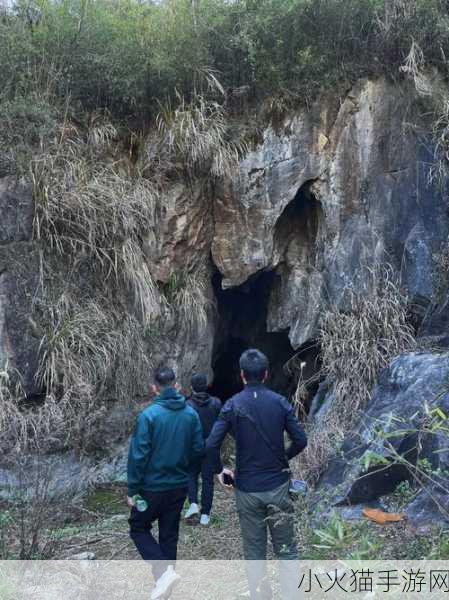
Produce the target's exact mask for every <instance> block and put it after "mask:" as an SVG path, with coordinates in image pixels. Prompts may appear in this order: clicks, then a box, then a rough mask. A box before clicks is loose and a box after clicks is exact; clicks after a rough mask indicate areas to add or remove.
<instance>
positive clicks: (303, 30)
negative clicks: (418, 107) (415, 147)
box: [0, 0, 449, 119]
mask: <svg viewBox="0 0 449 600" xmlns="http://www.w3.org/2000/svg"><path fill="white" fill-rule="evenodd" d="M447 25H448V14H447V7H446V5H445V2H444V1H443V0H409V1H408V2H406V1H404V0H388V1H387V0H257V1H256V0H236V1H234V2H227V1H226V0H201V1H199V2H194V3H192V2H191V1H190V0H163V1H161V2H151V1H149V2H138V1H137V0H122V1H120V2H114V1H108V0H92V1H87V0H75V1H72V0H63V1H61V2H55V1H53V0H31V1H29V0H27V1H25V0H18V2H17V3H16V7H15V10H14V11H12V12H10V13H6V14H4V15H3V16H2V20H1V22H0V40H1V41H0V56H1V57H2V58H1V59H0V68H1V71H2V76H3V81H4V85H3V87H2V92H1V93H2V96H3V97H4V98H8V99H13V98H17V97H19V96H28V95H29V94H31V93H39V94H41V95H42V96H43V97H44V98H46V99H49V98H52V97H53V98H59V99H61V100H63V101H65V100H66V99H67V98H70V102H71V104H73V105H74V106H82V107H83V108H87V109H89V110H92V109H94V108H96V107H102V108H108V109H109V110H110V111H111V112H112V113H113V114H114V115H116V116H119V117H123V116H130V115H133V116H135V115H138V116H139V117H140V118H143V119H146V118H148V116H149V115H151V114H155V113H157V112H159V110H158V102H160V101H162V102H164V103H165V102H166V101H167V100H171V101H175V103H176V95H177V94H180V96H181V97H182V98H184V99H186V101H189V100H190V99H191V98H192V95H194V93H197V92H200V93H201V92H204V91H206V89H207V87H208V82H207V78H205V77H204V73H205V70H206V72H209V73H211V72H212V73H215V74H217V75H218V78H219V79H220V81H221V82H222V85H223V88H224V90H225V92H226V95H227V100H228V101H229V102H231V101H232V100H235V99H236V98H239V97H240V95H241V94H244V95H245V96H246V97H247V98H248V99H252V98H260V97H261V96H270V95H279V93H280V92H282V91H284V92H285V93H286V94H287V95H289V94H290V95H292V96H293V97H296V98H299V99H301V100H307V99H310V98H311V97H312V96H313V95H314V94H315V93H316V92H317V91H318V90H320V89H333V88H334V86H335V85H336V84H337V83H339V82H342V81H343V82H350V81H353V80H354V79H356V78H358V77H361V76H369V75H378V74H380V73H387V74H389V75H391V76H393V77H398V76H399V68H400V67H401V66H402V65H403V63H404V61H405V60H406V58H407V56H408V54H409V51H410V47H411V45H412V42H414V43H416V45H417V46H418V47H419V48H420V49H421V50H422V52H423V55H424V58H425V61H426V62H427V63H428V64H432V65H434V66H436V67H437V68H439V69H440V70H441V71H442V72H444V73H445V72H446V63H445V58H444V57H445V56H447V55H448V49H449V28H448V27H447ZM238 90H239V91H238Z"/></svg>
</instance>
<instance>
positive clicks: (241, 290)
mask: <svg viewBox="0 0 449 600" xmlns="http://www.w3.org/2000/svg"><path fill="white" fill-rule="evenodd" d="M313 183H314V180H309V181H306V182H305V183H304V184H303V185H302V186H301V187H300V188H299V190H298V192H297V193H296V194H295V196H294V198H293V199H292V200H291V202H289V203H288V204H287V206H286V207H285V209H284V211H283V212H282V214H281V215H280V217H279V219H278V221H277V223H276V226H275V232H274V245H275V253H276V255H277V256H279V257H280V260H279V264H278V267H277V271H262V272H259V273H257V274H255V275H253V276H252V277H251V278H250V279H249V280H248V281H246V282H245V283H244V284H242V285H241V286H238V287H235V288H231V289H228V290H223V289H222V276H221V274H220V273H219V272H218V271H217V272H216V273H215V275H214V277H213V280H212V281H213V287H214V292H215V297H216V301H217V309H218V327H217V334H216V338H215V344H214V352H213V359H212V368H213V371H214V381H213V384H212V386H211V392H212V393H213V394H214V395H216V396H218V397H219V398H220V399H221V400H223V401H225V400H227V399H228V398H229V397H230V396H232V395H234V394H236V393H237V392H239V391H240V390H241V389H242V382H241V380H240V375H239V364H238V363H239V358H240V355H241V354H242V352H243V351H244V350H247V349H248V348H258V349H259V350H261V351H262V352H263V353H264V354H266V356H267V357H268V359H269V361H270V379H269V382H268V385H269V386H270V387H271V388H272V389H273V390H275V391H276V392H278V393H280V394H282V395H283V396H285V397H287V398H289V399H290V400H292V398H293V397H294V395H295V392H296V390H297V387H298V382H300V383H301V385H302V392H303V393H302V398H301V401H302V403H303V411H300V412H302V414H303V416H304V413H307V412H308V409H309V406H310V404H311V400H312V399H313V397H314V395H315V393H316V392H317V390H318V386H319V371H320V348H319V347H318V345H317V344H316V343H313V342H309V343H308V344H305V345H304V347H301V348H299V349H296V350H295V349H293V348H292V346H291V344H290V340H289V335H288V334H289V330H288V329H285V330H283V331H278V332H274V333H270V332H268V331H267V315H268V308H269V303H270V296H271V292H272V290H273V291H274V293H275V294H277V293H279V290H280V289H281V290H282V287H281V285H278V284H281V283H282V282H281V279H280V278H281V273H283V272H284V271H285V270H286V269H292V268H297V267H298V265H299V266H300V267H301V268H303V269H306V268H309V267H310V265H312V266H316V265H315V259H316V238H317V236H318V233H319V226H320V222H321V220H322V216H323V215H322V207H321V203H320V201H319V200H318V199H317V197H316V196H315V194H314V193H313ZM276 290H277V291H276Z"/></svg>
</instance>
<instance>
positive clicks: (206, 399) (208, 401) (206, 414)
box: [187, 392, 221, 439]
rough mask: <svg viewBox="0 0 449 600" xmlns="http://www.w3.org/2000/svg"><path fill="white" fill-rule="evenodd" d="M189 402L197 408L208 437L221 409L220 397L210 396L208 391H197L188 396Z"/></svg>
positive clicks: (205, 434) (205, 435)
mask: <svg viewBox="0 0 449 600" xmlns="http://www.w3.org/2000/svg"><path fill="white" fill-rule="evenodd" d="M187 402H188V403H189V404H190V406H191V407H192V408H194V409H195V410H196V412H197V413H198V415H199V417H200V421H201V426H202V428H203V436H204V439H206V438H207V437H208V436H209V434H210V432H211V430H212V427H213V426H214V423H215V421H216V420H217V417H218V415H219V414H220V411H221V402H220V400H219V399H218V398H215V397H214V396H210V395H209V394H208V393H207V392H196V393H194V394H192V395H191V396H190V398H188V400H187Z"/></svg>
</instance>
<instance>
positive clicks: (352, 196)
mask: <svg viewBox="0 0 449 600" xmlns="http://www.w3.org/2000/svg"><path fill="white" fill-rule="evenodd" d="M413 95H414V91H413V90H412V89H410V88H409V87H407V85H406V84H403V85H402V86H398V85H392V84H390V83H387V82H386V81H384V80H379V81H363V82H360V83H359V84H357V85H356V86H355V87H354V89H353V90H351V91H350V92H349V93H348V95H347V96H346V98H345V99H344V101H343V102H342V103H341V105H340V106H336V105H335V104H334V103H332V102H329V101H326V102H320V103H318V104H317V105H316V106H314V107H313V108H312V109H311V111H310V112H303V113H300V114H297V115H294V116H289V117H288V118H287V119H286V120H285V122H284V123H283V125H282V126H280V127H278V128H277V129H276V130H274V129H273V128H270V127H269V128H267V129H266V130H265V132H264V134H263V141H262V143H261V144H260V145H259V146H257V148H256V149H254V150H253V151H252V152H250V153H249V154H248V155H247V156H246V157H245V159H244V160H243V161H242V163H241V173H240V175H239V177H237V178H236V179H235V181H233V182H227V184H226V185H223V186H222V187H221V189H220V190H218V194H217V195H218V197H217V199H216V203H215V211H214V221H215V233H214V238H213V243H212V255H213V259H214V262H215V264H216V265H217V267H218V269H219V270H220V272H221V273H222V274H223V286H224V287H231V286H235V285H240V284H242V283H243V282H244V281H246V280H247V279H248V278H249V277H250V276H252V275H254V274H256V273H258V272H260V271H261V270H264V269H265V270H267V269H268V270H275V271H276V273H277V274H278V275H279V276H280V277H279V278H277V280H276V284H275V287H274V289H273V290H272V295H271V302H270V310H269V314H268V322H267V328H268V330H269V331H282V330H283V329H286V328H288V329H289V330H290V333H289V335H290V339H291V342H292V345H293V347H294V348H299V347H300V346H302V345H303V344H305V343H306V342H307V341H308V340H311V339H313V338H314V337H315V336H316V324H317V321H318V318H319V315H320V313H321V312H322V310H323V308H324V307H325V306H326V303H328V302H330V303H332V304H334V305H337V306H341V307H342V308H344V307H345V290H346V289H347V288H348V287H350V288H352V289H356V290H361V291H363V292H366V293H369V292H370V281H369V278H368V277H367V269H366V267H369V268H372V267H373V266H374V265H376V264H378V265H380V264H386V263H389V264H391V266H392V267H393V269H394V271H396V273H398V274H399V276H400V278H401V279H402V282H403V283H404V285H405V286H406V287H407V288H408V290H409V293H410V295H411V296H412V298H414V299H415V298H416V299H419V301H420V303H421V304H422V305H424V306H425V307H426V306H430V304H431V303H432V301H433V299H434V292H435V290H434V287H435V286H434V277H433V275H434V270H435V269H434V259H433V256H434V254H435V252H437V251H438V250H439V248H440V247H441V244H443V243H444V242H445V240H447V231H448V229H449V219H448V212H447V210H446V207H445V203H444V201H443V199H442V195H441V193H440V192H439V191H438V190H437V189H435V188H432V187H431V186H429V184H428V179H429V178H428V174H429V168H430V163H431V162H432V158H431V156H430V155H429V154H428V151H427V150H426V148H425V144H424V143H423V140H422V139H420V138H419V137H418V135H417V134H416V132H415V130H414V128H412V127H406V126H405V123H406V122H408V121H409V119H412V117H411V113H410V105H411V104H410V103H411V99H413ZM301 189H302V190H303V192H304V193H303V194H299V195H298V196H297V193H298V191H299V190H301ZM295 204H296V210H295V209H294V206H295Z"/></svg>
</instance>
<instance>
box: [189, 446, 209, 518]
mask: <svg viewBox="0 0 449 600" xmlns="http://www.w3.org/2000/svg"><path fill="white" fill-rule="evenodd" d="M200 475H201V481H202V486H201V512H202V513H203V514H204V515H210V511H211V509H212V501H213V499H214V472H213V469H212V465H211V463H210V461H209V460H208V459H207V458H206V459H204V460H203V461H202V463H201V465H200V466H199V467H198V469H196V470H195V471H193V472H192V473H191V474H190V477H189V502H190V504H192V502H194V503H195V504H198V479H199V476H200Z"/></svg>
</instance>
